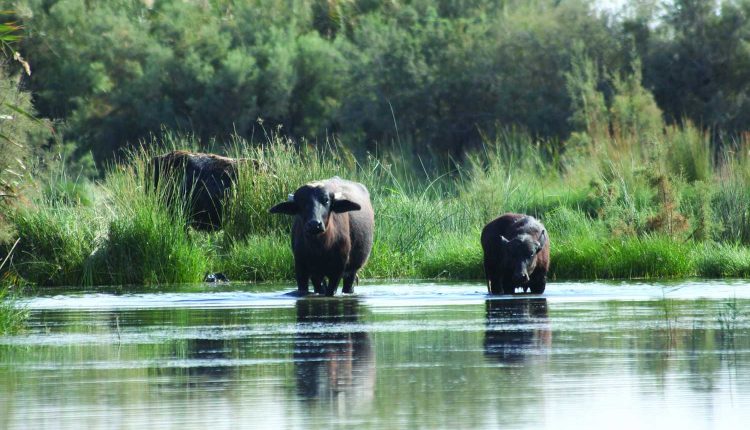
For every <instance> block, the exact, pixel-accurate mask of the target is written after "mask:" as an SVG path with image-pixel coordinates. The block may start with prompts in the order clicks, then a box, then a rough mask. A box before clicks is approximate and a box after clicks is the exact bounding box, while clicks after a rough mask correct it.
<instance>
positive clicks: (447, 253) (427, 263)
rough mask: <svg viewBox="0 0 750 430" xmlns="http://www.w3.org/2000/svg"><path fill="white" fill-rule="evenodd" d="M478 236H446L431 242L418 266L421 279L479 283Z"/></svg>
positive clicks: (454, 234)
mask: <svg viewBox="0 0 750 430" xmlns="http://www.w3.org/2000/svg"><path fill="white" fill-rule="evenodd" d="M478 238H479V232H478V231H477V232H471V234H461V233H450V234H447V235H440V236H438V237H435V238H434V239H433V240H431V241H430V242H429V243H428V244H427V246H426V247H425V251H424V254H423V256H422V258H421V259H420V262H419V275H420V277H422V278H446V279H483V278H484V268H483V266H482V247H481V244H480V243H479V240H478Z"/></svg>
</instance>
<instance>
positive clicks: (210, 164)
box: [151, 151, 257, 230]
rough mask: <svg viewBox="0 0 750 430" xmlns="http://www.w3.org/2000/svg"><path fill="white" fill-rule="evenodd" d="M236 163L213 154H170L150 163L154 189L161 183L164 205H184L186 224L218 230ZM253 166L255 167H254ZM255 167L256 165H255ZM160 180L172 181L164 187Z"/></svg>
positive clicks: (237, 162) (158, 157) (232, 181)
mask: <svg viewBox="0 0 750 430" xmlns="http://www.w3.org/2000/svg"><path fill="white" fill-rule="evenodd" d="M243 161H246V160H244V159H241V160H237V159H234V158H229V157H222V156H220V155H215V154H203V153H200V152H189V151H172V152H168V153H166V154H164V155H159V156H156V157H154V158H153V159H152V160H151V167H152V168H153V172H154V188H157V186H158V185H159V182H162V184H163V185H162V188H163V191H162V192H163V193H164V195H165V196H166V198H167V203H168V204H172V201H173V200H175V196H174V191H176V192H177V198H178V200H179V201H180V202H182V203H188V205H187V209H188V216H189V222H190V224H191V225H192V226H193V227H195V228H197V229H201V230H216V229H219V228H221V217H222V211H223V207H222V204H223V201H224V199H225V198H226V196H227V194H228V193H229V190H230V189H231V187H232V185H234V183H235V182H236V180H237V168H238V164H239V163H240V162H243ZM254 166H255V165H254ZM255 167H257V166H255ZM164 180H171V181H174V182H172V183H167V184H165V183H164V182H163V181H164Z"/></svg>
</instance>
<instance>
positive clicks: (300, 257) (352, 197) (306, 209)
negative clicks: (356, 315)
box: [270, 176, 375, 296]
mask: <svg viewBox="0 0 750 430" xmlns="http://www.w3.org/2000/svg"><path fill="white" fill-rule="evenodd" d="M270 212H271V213H280V214H287V215H294V217H295V218H294V225H293V226H292V251H293V253H294V270H295V273H296V278H297V291H298V293H299V294H300V295H305V294H307V293H308V282H309V281H310V280H312V283H313V287H314V288H315V292H316V293H321V294H323V293H324V294H326V295H328V296H332V295H334V294H335V293H336V289H337V288H338V284H339V280H341V278H343V279H344V288H343V290H342V291H343V292H344V293H351V292H353V285H354V281H355V279H356V277H357V271H358V270H359V269H361V268H362V266H364V264H365V262H367V258H368V257H369V256H370V251H371V250H372V235H373V230H374V226H375V218H374V212H373V210H372V204H371V203H370V193H369V192H368V191H367V188H365V186H364V185H362V184H360V183H357V182H351V181H347V180H344V179H341V178H339V177H337V176H336V177H333V178H331V179H328V180H324V181H317V182H310V183H309V184H306V185H303V186H301V187H299V188H298V189H297V191H295V192H294V194H290V195H289V199H288V200H287V201H285V202H282V203H279V204H277V205H276V206H274V207H272V208H271V209H270ZM325 278H328V282H327V284H324V282H325Z"/></svg>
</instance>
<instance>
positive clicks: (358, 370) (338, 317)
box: [294, 297, 375, 403]
mask: <svg viewBox="0 0 750 430" xmlns="http://www.w3.org/2000/svg"><path fill="white" fill-rule="evenodd" d="M296 310H297V334H296V336H295V339H294V373H295V377H296V381H297V393H298V395H299V396H300V397H302V398H305V399H320V400H325V401H334V400H336V401H344V402H345V403H351V402H357V403H358V402H362V401H370V400H371V399H372V398H373V396H374V390H375V352H374V350H373V347H372V345H371V343H370V337H369V335H368V334H367V332H365V331H364V328H362V327H360V326H359V325H358V321H359V312H360V310H359V301H358V299H356V298H351V297H346V298H316V297H311V298H307V299H303V300H298V301H297V303H296Z"/></svg>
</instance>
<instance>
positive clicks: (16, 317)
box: [0, 286, 28, 335]
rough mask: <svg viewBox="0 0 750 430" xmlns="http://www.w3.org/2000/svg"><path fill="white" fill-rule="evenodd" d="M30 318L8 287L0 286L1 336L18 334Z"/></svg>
mask: <svg viewBox="0 0 750 430" xmlns="http://www.w3.org/2000/svg"><path fill="white" fill-rule="evenodd" d="M27 317H28V311H27V310H26V309H25V308H24V307H23V306H21V305H19V303H18V300H16V298H15V296H14V295H13V293H12V292H11V290H10V288H9V287H8V286H0V335H5V334H12V333H16V332H18V331H19V330H20V329H21V328H22V327H23V323H24V321H26V319H27Z"/></svg>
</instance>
